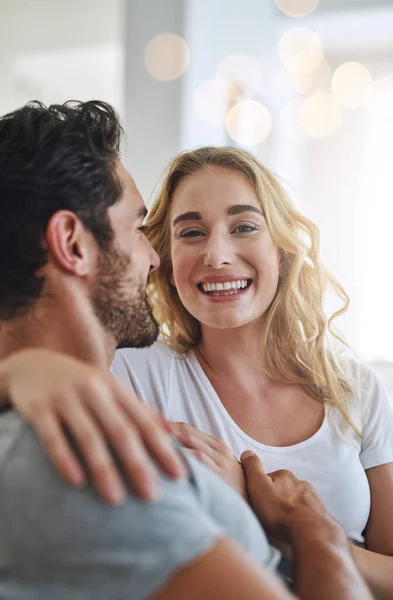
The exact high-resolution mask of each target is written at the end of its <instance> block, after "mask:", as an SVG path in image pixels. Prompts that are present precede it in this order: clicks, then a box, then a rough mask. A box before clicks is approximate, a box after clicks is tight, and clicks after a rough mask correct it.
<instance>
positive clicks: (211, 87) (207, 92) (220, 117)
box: [194, 77, 237, 125]
mask: <svg viewBox="0 0 393 600" xmlns="http://www.w3.org/2000/svg"><path fill="white" fill-rule="evenodd" d="M236 100H237V90H236V87H235V86H234V85H233V84H232V83H231V82H230V81H228V80H227V79H223V78H222V77H213V78H212V79H207V80H206V81H204V82H203V83H201V85H200V86H199V87H198V88H197V89H196V91H195V95H194V109H195V111H196V113H197V115H198V117H199V118H200V119H202V121H205V122H206V123H209V124H210V125H225V123H226V119H227V115H228V111H229V109H230V108H231V106H232V105H233V103H234V102H235V101H236Z"/></svg>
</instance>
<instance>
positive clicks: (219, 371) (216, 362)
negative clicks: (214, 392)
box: [198, 322, 263, 379]
mask: <svg viewBox="0 0 393 600" xmlns="http://www.w3.org/2000/svg"><path fill="white" fill-rule="evenodd" d="M261 328H262V325H261V324H260V323H258V324H256V323H255V322H254V323H249V324H248V325H245V326H243V327H238V328H236V329H213V328H211V327H204V326H202V339H201V342H200V343H199V344H198V352H199V354H200V355H201V357H202V359H203V361H205V362H206V363H207V365H208V366H209V368H210V369H211V370H212V371H213V372H214V374H215V375H217V376H220V375H221V376H226V377H230V378H232V379H233V378H237V377H238V376H239V377H241V378H242V379H244V378H245V376H247V375H248V374H249V375H251V374H253V375H262V374H263V369H262V360H261V352H262V342H261V338H262V333H261Z"/></svg>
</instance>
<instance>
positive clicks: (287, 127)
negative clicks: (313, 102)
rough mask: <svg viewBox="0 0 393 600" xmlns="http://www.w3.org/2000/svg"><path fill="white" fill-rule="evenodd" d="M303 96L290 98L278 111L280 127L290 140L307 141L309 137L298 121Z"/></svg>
mask: <svg viewBox="0 0 393 600" xmlns="http://www.w3.org/2000/svg"><path fill="white" fill-rule="evenodd" d="M303 103H304V98H292V99H291V100H289V101H288V102H287V103H286V104H285V105H284V107H283V108H282V109H281V111H280V129H281V131H282V133H283V134H284V135H285V137H286V138H288V139H289V140H291V141H292V142H297V143H302V142H307V141H308V140H309V139H310V138H309V136H308V135H307V134H306V133H305V131H304V129H303V128H302V126H301V123H300V115H301V110H302V106H303Z"/></svg>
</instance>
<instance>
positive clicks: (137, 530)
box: [0, 411, 279, 600]
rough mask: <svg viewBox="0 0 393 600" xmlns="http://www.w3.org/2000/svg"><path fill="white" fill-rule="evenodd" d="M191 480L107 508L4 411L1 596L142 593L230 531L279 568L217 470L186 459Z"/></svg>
mask: <svg viewBox="0 0 393 600" xmlns="http://www.w3.org/2000/svg"><path fill="white" fill-rule="evenodd" d="M186 460H187V463H188V465H189V477H188V479H185V480H182V481H177V482H174V481H172V480H169V479H168V478H166V477H165V476H164V475H162V474H160V497H159V500H158V501H157V502H154V503H146V502H143V501H140V500H138V499H137V498H136V496H135V495H134V494H133V492H132V490H130V492H129V494H128V498H127V500H126V502H125V503H124V504H123V505H122V506H120V507H116V508H113V507H108V506H105V505H104V504H103V503H102V502H101V501H100V500H99V498H98V497H97V495H96V493H95V491H94V489H93V487H92V486H90V485H89V486H87V487H86V488H84V489H81V490H75V489H73V488H70V487H68V486H67V485H66V484H65V483H63V481H62V480H61V479H60V477H59V476H58V474H57V473H56V472H55V470H54V468H53V467H52V465H51V463H50V461H49V459H48V458H47V456H46V454H45V452H44V451H43V450H42V449H41V446H40V443H39V441H38V440H37V439H36V437H35V435H34V433H32V431H31V430H30V429H29V427H28V426H26V425H25V423H24V422H23V421H22V420H21V419H20V417H19V415H17V414H16V413H14V412H13V411H10V412H8V413H6V414H4V415H2V416H0V532H1V534H0V598H1V599H2V600H27V599H28V600H49V599H50V600H54V599H56V600H65V599H67V600H70V599H72V600H82V599H83V600H87V599H90V598H91V599H93V598H94V600H100V599H102V600H139V599H142V598H147V597H148V596H150V595H151V594H153V593H154V592H155V591H157V590H158V588H160V587H161V586H162V585H163V584H164V583H165V581H166V580H167V579H168V578H169V577H170V576H171V574H173V572H174V571H175V570H176V569H177V568H179V567H181V566H182V565H185V564H187V563H189V562H190V561H192V560H193V559H194V558H196V557H197V556H198V555H199V554H201V553H203V552H205V551H208V550H209V549H210V548H211V547H212V546H213V545H214V543H215V542H216V541H217V540H218V539H219V538H221V537H223V536H230V537H232V538H234V539H235V540H236V541H237V542H238V543H239V544H241V545H242V546H243V547H244V549H245V551H246V552H247V553H249V554H251V555H252V556H253V557H254V559H256V560H257V561H258V562H259V564H261V565H264V566H265V567H267V568H268V569H274V568H275V567H276V565H277V562H278V560H279V554H278V552H277V551H276V550H274V549H272V548H271V547H270V546H269V544H268V543H267V540H266V537H265V535H264V533H263V531H262V529H261V527H260V525H259V523H258V521H257V520H256V518H255V516H254V514H253V513H252V511H251V510H250V509H249V507H248V506H247V505H246V503H245V502H243V500H242V499H241V498H240V496H238V494H237V493H236V492H234V491H233V490H232V489H231V488H230V487H229V486H228V485H226V484H225V483H224V482H223V481H222V480H221V479H220V478H219V477H217V476H215V475H214V474H213V473H212V472H211V471H209V470H208V469H207V468H205V467H204V466H203V465H202V464H200V463H199V462H197V461H196V460H194V459H192V458H189V457H187V458H186Z"/></svg>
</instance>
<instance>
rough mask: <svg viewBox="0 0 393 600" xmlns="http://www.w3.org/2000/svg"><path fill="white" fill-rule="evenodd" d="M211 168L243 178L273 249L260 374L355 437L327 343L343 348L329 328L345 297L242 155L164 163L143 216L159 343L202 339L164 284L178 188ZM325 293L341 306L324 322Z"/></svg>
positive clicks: (282, 201) (296, 222) (283, 200)
mask: <svg viewBox="0 0 393 600" xmlns="http://www.w3.org/2000/svg"><path fill="white" fill-rule="evenodd" d="M211 167H220V168H223V169H231V170H233V171H236V172H238V173H240V174H241V175H242V176H243V177H245V178H247V180H248V181H249V182H250V183H251V185H252V187H253V189H254V192H255V194H256V196H257V198H258V200H259V203H260V205H261V208H262V211H263V214H264V217H265V220H266V224H267V227H268V229H269V232H270V235H271V237H272V240H273V242H274V243H275V244H276V246H277V248H278V250H279V257H280V277H279V285H278V289H277V292H276V295H275V298H274V300H273V302H272V304H271V305H270V307H269V308H268V310H267V313H266V315H265V321H264V327H263V331H262V337H261V360H262V364H263V369H264V373H265V374H266V376H268V377H269V378H271V379H272V380H273V381H279V382H283V383H291V384H297V385H299V386H300V387H301V388H302V389H303V390H304V391H305V392H306V393H307V394H308V395H310V396H311V397H312V398H315V399H316V400H318V401H320V402H321V403H325V402H327V403H329V404H331V405H333V406H336V407H337V408H338V409H339V410H340V412H341V414H342V415H343V416H344V418H345V420H346V422H347V424H348V425H350V427H351V428H353V429H354V430H355V431H356V433H358V434H359V435H360V433H359V431H358V430H357V428H356V427H355V425H354V424H353V422H352V420H351V419H350V417H349V404H348V403H349V396H350V395H351V394H350V393H351V391H352V390H351V384H350V381H349V379H348V378H347V377H346V375H345V373H344V368H343V366H342V363H341V360H340V356H339V353H338V351H337V347H335V346H337V344H335V345H334V344H333V343H332V342H339V344H344V342H343V340H342V339H341V338H340V336H339V335H338V333H337V332H335V331H334V330H333V328H332V321H333V319H335V318H336V317H337V316H338V315H340V314H342V313H344V312H345V311H346V310H347V308H348V304H349V298H348V296H347V294H346V292H345V291H344V289H343V288H342V286H341V285H340V284H339V283H338V282H337V281H336V280H335V279H334V278H333V277H332V276H331V275H330V274H329V273H328V272H327V271H326V270H325V269H324V267H323V266H322V264H321V261H320V256H319V230H318V228H317V227H316V225H314V224H313V223H312V222H311V221H309V220H308V219H306V218H305V217H304V216H303V215H301V214H300V213H299V212H298V211H297V210H296V209H295V208H294V207H293V205H292V204H291V202H290V201H289V199H288V198H287V196H286V194H285V192H284V190H283V189H282V187H281V186H280V184H279V183H278V181H277V179H276V178H275V177H274V175H273V174H272V173H271V172H270V171H269V170H268V169H267V168H265V167H264V166H263V165H261V164H260V163H259V162H258V161H257V160H256V159H255V158H254V157H253V156H252V155H250V154H249V153H248V152H245V151H244V150H240V149H237V148H230V147H228V148H215V147H205V148H199V149H197V150H193V151H190V152H184V153H181V154H179V155H178V156H176V157H175V158H174V159H173V160H172V161H171V163H170V165H169V167H168V169H167V171H166V173H165V176H164V181H163V184H162V187H161V191H160V192H159V195H158V197H157V199H156V201H155V202H154V204H153V206H152V208H151V210H150V211H149V214H148V217H147V220H146V235H147V237H148V239H149V240H150V242H151V243H152V245H153V247H154V248H155V250H156V251H157V253H158V254H159V256H160V258H161V265H160V267H159V269H157V270H156V271H155V272H153V273H152V274H151V279H150V283H149V288H148V293H149V296H150V298H151V301H152V305H153V310H154V315H155V317H156V319H157V321H158V323H159V324H160V327H161V334H162V336H163V338H164V340H165V341H166V342H167V344H168V345H169V346H170V347H171V348H173V349H174V350H175V351H176V352H179V353H186V352H187V351H188V350H190V349H191V348H193V347H195V346H197V345H198V343H199V342H200V339H201V326H200V323H199V321H198V320H197V319H195V318H194V317H193V316H192V315H191V314H190V313H189V312H188V311H187V309H186V308H185V307H184V306H183V305H182V303H181V301H180V298H179V296H178V293H177V291H176V288H175V287H173V286H172V285H171V282H170V278H171V273H172V266H171V226H170V208H171V202H172V199H173V196H174V194H175V191H176V189H177V187H178V186H179V184H180V183H181V182H182V181H183V180H184V179H185V178H186V177H189V176H190V175H192V174H193V173H196V172H197V171H200V170H201V169H208V168H211ZM328 288H329V289H331V290H332V291H333V292H334V293H335V294H336V295H337V296H338V297H339V298H340V300H341V301H342V308H341V309H340V310H337V311H336V312H335V313H334V314H333V315H332V316H331V317H330V318H327V317H326V316H325V314H324V311H323V297H324V294H325V291H326V290H327V289H328Z"/></svg>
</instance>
